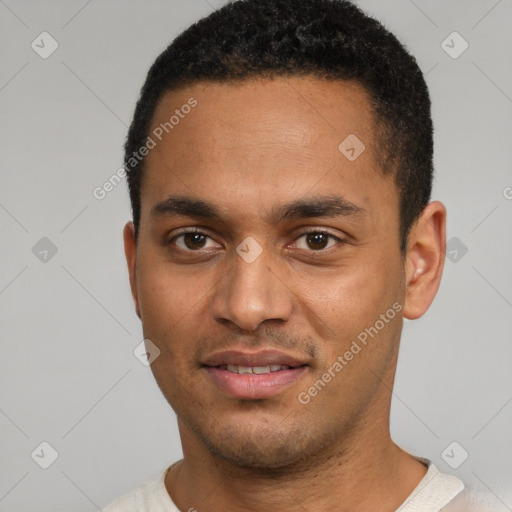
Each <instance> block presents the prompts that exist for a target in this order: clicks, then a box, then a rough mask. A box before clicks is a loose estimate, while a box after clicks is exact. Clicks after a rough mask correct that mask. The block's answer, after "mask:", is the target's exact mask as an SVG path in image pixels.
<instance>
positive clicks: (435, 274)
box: [403, 201, 446, 320]
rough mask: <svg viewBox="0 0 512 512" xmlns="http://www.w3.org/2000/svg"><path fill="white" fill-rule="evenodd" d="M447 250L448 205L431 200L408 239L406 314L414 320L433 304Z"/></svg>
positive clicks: (406, 316)
mask: <svg viewBox="0 0 512 512" xmlns="http://www.w3.org/2000/svg"><path fill="white" fill-rule="evenodd" d="M445 250H446V208H445V207H444V205H443V204H442V203H440V202H439V201H433V202H432V203H429V204H428V205H427V206H426V207H425V209H424V210H423V212H422V214H421V215H420V217H419V218H418V220H417V221H416V222H415V223H414V225H413V227H412V228H411V231H410V233H409V237H408V240H407V253H406V263H405V284H406V289H405V304H404V313H403V315H404V317H405V318H408V319H409V320H415V319H416V318H419V317H421V316H422V315H423V314H424V313H425V312H426V311H427V309H428V308H429V307H430V304H432V301H433V300H434V297H435V296H436V293H437V290H438V289H439V284H440V282H441V276H442V274H443V267H444V260H445Z"/></svg>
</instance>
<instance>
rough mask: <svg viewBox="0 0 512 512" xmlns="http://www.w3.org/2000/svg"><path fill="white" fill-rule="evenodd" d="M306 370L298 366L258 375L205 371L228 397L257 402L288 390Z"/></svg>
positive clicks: (218, 369) (207, 369) (211, 368)
mask: <svg viewBox="0 0 512 512" xmlns="http://www.w3.org/2000/svg"><path fill="white" fill-rule="evenodd" d="M306 369H307V366H299V367H297V368H290V369H289V370H279V371H277V372H270V373H263V374H259V375H257V374H254V373H243V374H239V373H234V372H230V371H228V370H221V369H220V368H215V367H211V366H210V367H207V368H206V371H207V372H208V374H209V375H210V377H211V378H212V380H213V382H214V383H215V384H216V386H217V387H218V388H219V389H220V390H221V391H222V392H224V393H225V394H227V395H229V396H230V397H233V398H245V399H252V400H257V399H259V398H270V397H271V396H274V395H277V394H278V393H280V392H282V391H284V390H285V389H287V388H289V387H290V386H292V385H293V384H294V383H295V382H297V380H298V379H299V378H300V377H301V375H302V374H303V373H304V372H305V371H306Z"/></svg>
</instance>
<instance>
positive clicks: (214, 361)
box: [203, 349, 306, 367]
mask: <svg viewBox="0 0 512 512" xmlns="http://www.w3.org/2000/svg"><path fill="white" fill-rule="evenodd" d="M228 364H230V365H238V366H252V367H254V366H268V365H271V364H279V365H281V366H291V367H297V366H302V365H305V364H306V363H305V361H302V360H300V359H297V358H296V357H293V356H290V355H289V354H285V353H284V352H281V351H279V350H273V349H264V350H258V351H257V352H247V351H244V350H236V349H232V350H224V351H222V352H216V353H214V354H212V355H210V356H208V357H207V358H206V359H205V360H204V361H203V365H205V366H223V365H228Z"/></svg>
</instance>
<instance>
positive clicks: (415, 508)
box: [103, 457, 490, 512]
mask: <svg viewBox="0 0 512 512" xmlns="http://www.w3.org/2000/svg"><path fill="white" fill-rule="evenodd" d="M416 459H418V460H419V461H421V462H423V463H424V464H426V465H427V466H428V469H427V472H426V474H425V476H424V477H423V478H422V480H421V481H420V482H419V483H418V485H417V486H416V488H415V489H414V491H413V492H412V493H411V494H410V495H409V497H408V498H407V499H406V500H405V501H404V502H403V503H402V505H400V507H398V509H397V510H396V511H395V512H472V511H473V510H474V511H475V512H476V511H477V510H478V512H481V511H483V510H484V509H482V508H480V507H479V508H478V509H476V508H473V507H471V508H468V505H470V499H469V497H468V496H467V494H465V493H461V491H462V490H463V489H464V484H463V483H462V481H461V480H459V479H458V478H456V477H455V476H452V475H448V474H444V473H441V472H440V471H439V470H438V469H437V467H436V466H435V465H434V464H433V463H432V462H431V461H430V460H428V459H425V458H422V457H416ZM170 467H171V466H169V467H168V468H166V469H165V470H164V471H163V472H162V473H161V474H160V476H159V477H158V478H157V479H156V480H152V481H146V482H144V483H143V484H142V485H140V486H139V487H137V488H136V489H134V490H133V491H131V492H129V493H127V494H124V495H123V496H121V497H120V498H117V499H116V500H115V501H113V502H112V503H111V504H110V505H109V506H108V507H107V508H105V509H103V512H180V510H179V509H178V507H176V505H175V504H174V503H173V501H172V499H171V497H170V496H169V493H168V492H167V489H166V488H165V483H164V481H165V475H166V474H167V471H168V470H169V468H170ZM189 510H194V509H193V508H192V509H189ZM485 510H487V509H485ZM489 510H490V509H489ZM182 512H188V511H182Z"/></svg>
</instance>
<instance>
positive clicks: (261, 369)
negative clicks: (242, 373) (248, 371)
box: [252, 366, 270, 375]
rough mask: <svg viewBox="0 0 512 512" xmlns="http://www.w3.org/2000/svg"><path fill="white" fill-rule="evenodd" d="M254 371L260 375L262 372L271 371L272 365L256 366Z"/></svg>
mask: <svg viewBox="0 0 512 512" xmlns="http://www.w3.org/2000/svg"><path fill="white" fill-rule="evenodd" d="M252 373H257V374H258V375H259V374H261V373H270V366H254V367H253V369H252Z"/></svg>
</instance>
